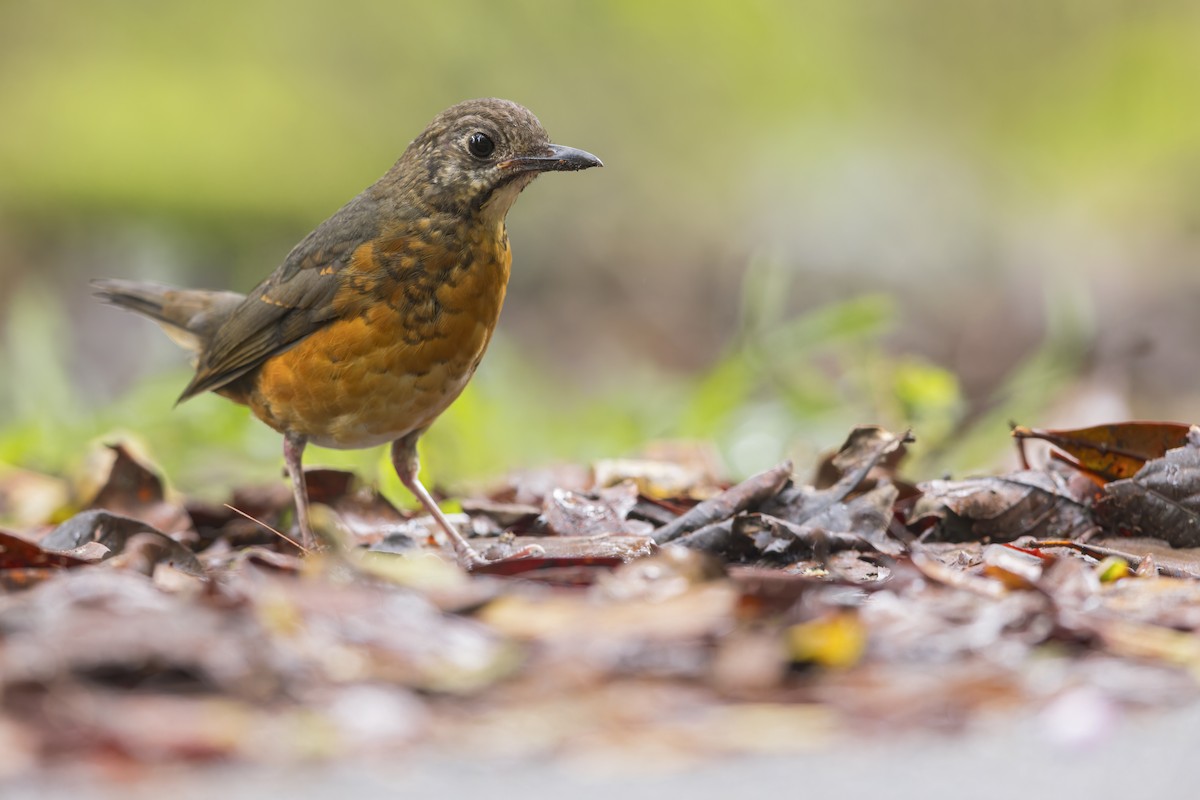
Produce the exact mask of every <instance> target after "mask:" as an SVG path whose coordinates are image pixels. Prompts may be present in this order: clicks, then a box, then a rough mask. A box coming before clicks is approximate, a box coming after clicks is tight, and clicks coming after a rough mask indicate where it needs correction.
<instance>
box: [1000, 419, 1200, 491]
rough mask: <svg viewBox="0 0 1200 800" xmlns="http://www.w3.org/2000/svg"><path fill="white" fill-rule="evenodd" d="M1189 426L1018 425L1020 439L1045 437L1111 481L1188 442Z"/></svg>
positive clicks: (1015, 431) (1133, 471)
mask: <svg viewBox="0 0 1200 800" xmlns="http://www.w3.org/2000/svg"><path fill="white" fill-rule="evenodd" d="M1187 434H1188V426H1187V425H1182V424H1180V423H1177V422H1141V421H1134V422H1120V423H1114V424H1111V425H1095V426H1093V427H1090V428H1074V429H1062V430H1050V429H1044V428H1026V427H1023V426H1020V425H1018V426H1017V427H1015V428H1013V431H1012V435H1013V437H1014V438H1015V439H1017V440H1019V441H1020V440H1024V439H1042V440H1044V441H1047V442H1049V443H1050V444H1052V445H1054V446H1055V447H1058V448H1060V449H1062V450H1064V451H1066V452H1067V453H1070V454H1071V455H1072V456H1074V457H1075V458H1076V459H1077V463H1078V465H1079V466H1080V467H1082V468H1083V469H1085V470H1087V471H1088V472H1091V473H1092V474H1094V475H1096V476H1098V477H1100V478H1103V479H1104V480H1108V481H1115V480H1120V479H1122V478H1129V477H1132V476H1133V474H1134V473H1136V472H1137V471H1138V470H1139V469H1141V468H1142V466H1143V465H1144V464H1145V463H1146V462H1147V461H1150V460H1152V459H1156V458H1162V457H1163V456H1164V455H1165V454H1166V452H1167V451H1168V450H1171V449H1174V448H1176V447H1182V446H1183V445H1184V444H1185V443H1186V441H1187Z"/></svg>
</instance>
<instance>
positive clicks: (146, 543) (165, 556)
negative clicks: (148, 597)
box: [42, 510, 204, 576]
mask: <svg viewBox="0 0 1200 800" xmlns="http://www.w3.org/2000/svg"><path fill="white" fill-rule="evenodd" d="M135 537H136V538H137V552H138V558H139V559H142V560H144V559H147V558H152V559H154V560H153V562H152V563H155V564H157V563H166V564H170V565H172V566H174V567H175V568H177V569H179V570H181V571H183V572H186V573H187V574H189V575H196V576H201V575H204V567H203V566H202V565H201V564H200V562H199V560H197V558H196V555H195V554H194V553H193V552H192V551H191V550H188V549H187V548H186V547H184V546H183V545H182V544H180V543H179V542H177V541H175V540H174V539H172V538H171V537H170V536H167V535H166V534H165V533H163V532H162V531H158V530H155V529H154V528H152V527H150V526H149V525H147V524H146V523H145V522H142V521H141V520H137V519H132V518H130V517H123V516H121V515H119V514H111V513H109V512H107V511H96V510H93V511H82V512H80V513H78V514H76V515H75V516H73V517H71V518H70V519H69V520H67V521H66V522H64V523H63V524H62V525H59V526H58V527H57V528H55V529H54V530H53V531H51V532H50V533H49V534H48V535H47V536H46V538H45V539H43V540H42V545H43V546H44V547H46V548H48V549H50V550H73V549H75V548H77V547H80V546H82V545H84V544H86V543H88V542H99V543H100V544H102V545H104V546H105V547H107V548H108V549H109V551H111V552H112V554H113V555H116V554H119V553H124V552H125V550H126V547H127V546H128V544H129V542H130V541H131V540H132V539H134V538H135ZM139 568H140V567H139Z"/></svg>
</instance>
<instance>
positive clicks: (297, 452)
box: [283, 433, 317, 550]
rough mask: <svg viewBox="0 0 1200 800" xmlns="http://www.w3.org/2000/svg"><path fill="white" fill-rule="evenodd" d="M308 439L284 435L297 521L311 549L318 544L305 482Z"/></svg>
mask: <svg viewBox="0 0 1200 800" xmlns="http://www.w3.org/2000/svg"><path fill="white" fill-rule="evenodd" d="M306 444H308V440H307V439H305V438H304V437H303V436H299V435H297V434H294V433H289V434H286V435H284V437H283V460H284V462H285V463H286V464H287V471H288V475H290V476H291V478H292V494H294V495H295V497H296V522H297V523H298V524H299V525H300V543H301V544H302V545H303V546H304V547H305V548H306V549H309V550H312V549H313V548H315V547H316V546H317V539H316V537H315V536H313V531H312V523H311V522H309V520H308V484H306V483H305V482H304V464H303V459H304V445H306Z"/></svg>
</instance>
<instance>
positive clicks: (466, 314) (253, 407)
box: [92, 98, 603, 569]
mask: <svg viewBox="0 0 1200 800" xmlns="http://www.w3.org/2000/svg"><path fill="white" fill-rule="evenodd" d="M600 166H603V163H602V162H601V161H600V159H599V158H597V157H596V156H594V155H592V154H591V153H588V152H586V151H584V150H579V149H576V148H573V147H567V146H564V145H558V144H553V143H552V142H551V141H550V138H549V136H548V135H547V134H546V131H545V129H544V128H543V127H542V124H541V123H540V122H539V121H538V119H537V117H535V116H534V114H533V112H531V111H529V109H527V108H525V107H524V106H522V105H520V104H518V103H515V102H512V101H509V100H502V99H498V98H483V99H476V100H468V101H465V102H461V103H458V104H457V105H454V106H451V107H450V108H448V109H446V110H445V111H443V112H441V113H440V114H438V115H437V116H435V117H434V119H433V121H432V122H430V123H429V125H428V126H427V127H426V128H425V129H424V130H423V131H422V132H421V133H420V135H418V136H417V137H416V138H415V139H413V140H412V142H411V143H410V144H409V145H408V146H407V148H406V149H405V150H404V152H403V154H402V155H401V156H400V158H399V159H398V160H397V161H396V162H395V164H394V165H393V166H392V167H391V168H390V169H389V170H388V171H387V172H386V173H384V175H383V176H382V177H381V178H380V179H379V180H377V181H376V182H375V183H373V184H371V185H370V186H369V187H367V188H366V189H365V190H363V191H362V192H361V193H360V194H359V195H357V196H356V197H354V198H353V199H352V200H350V201H349V202H348V203H346V204H345V205H344V206H342V208H341V209H340V210H338V211H337V212H336V213H335V214H333V216H331V217H329V218H328V219H326V220H325V221H324V222H322V223H321V224H320V225H318V226H317V227H316V229H314V230H313V231H312V232H311V233H310V234H308V236H306V237H305V238H304V239H303V240H301V241H300V242H299V244H297V245H296V246H295V247H294V248H293V249H292V250H291V252H290V253H288V255H287V257H286V258H284V260H283V262H282V263H281V264H280V265H279V266H278V267H277V268H276V269H275V271H274V272H272V273H271V274H270V275H269V276H268V277H267V278H266V279H265V280H263V281H262V282H261V283H259V284H258V285H257V286H256V287H255V288H254V289H252V290H251V291H250V292H249V294H245V295H243V294H240V293H237V292H230V291H215V290H205V289H178V288H173V287H170V286H165V285H162V284H158V283H148V282H141V281H132V280H125V279H118V278H109V279H98V280H94V281H92V286H93V288H94V290H95V292H96V295H97V296H98V297H99V298H100V299H101V300H104V301H106V302H108V303H111V304H112V305H115V306H118V307H120V308H122V309H125V310H129V311H133V312H136V313H138V314H141V315H144V316H146V317H149V318H151V319H152V320H154V321H156V322H158V323H159V324H160V325H161V326H162V327H163V328H164V329H165V330H166V331H167V333H168V335H170V336H171V337H172V339H174V340H175V341H176V342H177V343H179V344H181V345H183V346H184V347H185V348H187V349H189V350H191V351H192V353H193V356H194V366H195V374H194V376H193V377H192V379H191V382H190V383H188V385H187V386H186V387H185V388H184V390H183V392H182V394H181V395H180V396H179V399H178V401H177V404H178V403H180V402H183V401H185V400H187V399H189V398H192V397H195V396H196V395H199V394H202V393H204V392H215V393H217V394H219V395H222V396H224V397H226V398H228V399H230V400H233V401H234V402H236V403H240V404H243V405H246V406H248V407H249V408H250V411H251V412H252V413H253V414H254V415H255V416H256V417H257V418H258V419H260V420H262V421H263V422H265V423H266V424H267V425H269V426H270V427H271V428H273V429H275V430H276V431H278V432H279V433H281V434H283V455H284V461H285V464H286V467H287V471H288V474H289V476H290V479H291V485H292V492H293V495H294V497H295V505H296V521H297V525H298V527H299V530H300V537H301V540H302V542H303V544H304V546H305V547H306V548H312V547H314V546H315V544H316V538H315V537H314V535H313V530H312V524H311V521H310V519H309V508H308V505H309V503H308V491H307V487H306V484H305V480H304V472H303V454H304V449H305V446H306V445H307V444H308V443H310V442H311V443H313V444H316V445H320V446H322V447H332V448H338V449H361V448H368V447H375V446H379V445H383V444H385V443H389V442H390V443H391V460H392V464H393V466H394V468H395V470H396V474H397V475H398V477H399V478H400V482H401V483H402V484H403V485H404V486H405V487H406V488H407V489H408V490H409V491H410V492H411V493H412V494H413V495H414V496H415V497H416V499H417V500H418V501H419V502H420V504H421V505H422V506H423V507H424V508H425V510H426V511H427V512H428V513H429V514H430V515H431V516H432V517H433V519H434V520H435V522H436V524H437V526H438V527H440V528H441V530H442V531H444V532H445V534H446V536H447V537H448V538H449V542H450V544H451V545H452V547H453V549H454V552H455V555H456V557H457V559H458V561H459V562H460V563H461V564H463V565H464V566H465V567H466V568H468V569H471V568H474V567H478V566H481V565H483V564H486V563H489V561H488V559H486V558H484V557H483V556H482V555H481V554H480V553H478V552H477V551H476V550H475V549H474V548H473V547H472V546H471V544H470V543H469V542H468V541H467V540H466V538H465V537H464V536H463V535H462V534H461V533H460V532H459V531H458V529H457V528H456V527H455V526H454V525H453V524H452V523H451V522H450V521H449V519H447V517H446V515H445V514H444V513H442V511H441V509H440V508H439V507H438V504H437V503H436V502H435V501H434V499H433V497H432V496H431V495H430V494H429V491H428V490H427V489H426V488H425V486H424V485H423V484H422V483H421V480H420V478H419V476H418V473H419V471H420V463H419V461H418V457H417V440H418V439H419V438H420V436H421V435H422V434H423V433H424V432H425V431H426V430H427V429H428V428H429V426H430V425H431V424H433V422H434V420H435V419H437V417H438V416H439V415H440V414H441V413H442V412H444V411H445V410H446V409H447V408H448V407H449V406H450V404H451V403H452V402H454V400H455V399H456V398H457V397H458V396H459V394H460V393H461V392H462V390H463V389H464V388H465V387H466V385H467V382H468V381H469V380H470V379H471V376H472V375H473V374H474V373H475V370H476V368H477V367H478V366H479V362H480V360H481V359H482V358H483V355H484V352H485V351H486V350H487V347H488V343H489V342H490V340H491V338H492V333H493V331H494V330H495V328H496V323H497V321H498V320H499V317H500V310H501V307H502V305H503V303H504V296H505V292H506V289H507V285H508V277H509V270H510V266H511V263H512V248H511V246H510V244H509V240H508V232H507V228H506V223H505V220H506V217H507V214H508V211H509V209H510V208H512V206H513V203H514V202H515V201H516V199H517V196H518V195H519V194H520V193H521V191H522V190H523V189H524V188H525V187H526V186H528V185H529V184H530V183H531V182H532V181H533V180H534V178H536V177H537V176H538V175H540V174H541V173H543V172H573V171H578V170H585V169H590V168H592V167H600Z"/></svg>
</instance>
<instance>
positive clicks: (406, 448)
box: [392, 431, 488, 569]
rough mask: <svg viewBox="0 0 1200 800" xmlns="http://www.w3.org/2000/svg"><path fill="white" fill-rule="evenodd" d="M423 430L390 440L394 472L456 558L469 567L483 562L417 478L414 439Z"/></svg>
mask: <svg viewBox="0 0 1200 800" xmlns="http://www.w3.org/2000/svg"><path fill="white" fill-rule="evenodd" d="M422 433H424V431H414V432H413V433H410V434H408V435H407V436H405V437H403V438H400V439H397V440H396V441H394V442H392V466H394V467H395V468H396V475H397V476H399V478H400V482H401V483H402V484H404V488H406V489H408V490H409V491H410V492H412V493H413V495H414V496H415V497H416V498H417V499H418V500H419V501H421V505H423V506H425V510H426V511H428V512H429V513H430V515H431V516H432V517H433V518H434V520H436V521H437V524H438V525H439V526H440V527H441V529H442V530H443V531H445V532H446V535H447V536H449V537H450V543H451V544H452V545H454V553H455V555H456V556H457V557H458V561H459V563H460V564H462V565H463V566H464V567H466V568H467V569H470V568H471V567H475V566H480V565H482V564H486V563H488V562H487V559H485V558H484V557H483V556H481V555H479V553H477V552H475V548H473V547H471V545H470V544H469V543H468V542H467V540H466V539H465V538H464V537H463V535H462V534H461V533H459V532H458V529H457V528H455V527H454V525H453V524H452V523H451V522H450V520H449V519H447V518H446V515H445V514H443V513H442V510H441V509H440V508H438V504H437V503H435V502H434V500H433V497H432V496H431V495H430V494H429V491H428V490H427V489H426V488H425V486H424V484H422V483H421V479H420V478H418V477H417V473H419V472H420V471H421V462H420V460H419V459H418V458H417V439H419V438H420V436H421V434H422Z"/></svg>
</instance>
